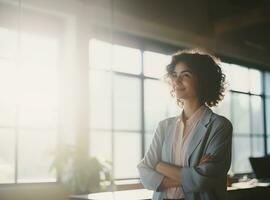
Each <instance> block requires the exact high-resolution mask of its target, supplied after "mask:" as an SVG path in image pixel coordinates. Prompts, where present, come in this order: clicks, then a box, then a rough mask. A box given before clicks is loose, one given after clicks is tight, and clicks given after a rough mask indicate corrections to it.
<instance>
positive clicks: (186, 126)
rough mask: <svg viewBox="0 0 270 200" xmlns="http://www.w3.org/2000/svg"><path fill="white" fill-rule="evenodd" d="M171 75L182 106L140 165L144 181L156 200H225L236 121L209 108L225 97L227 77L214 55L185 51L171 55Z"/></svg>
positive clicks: (159, 130)
mask: <svg viewBox="0 0 270 200" xmlns="http://www.w3.org/2000/svg"><path fill="white" fill-rule="evenodd" d="M166 77H167V79H168V80H169V83H170V85H171V86H172V91H171V92H172V94H175V95H173V96H176V99H177V103H178V105H181V107H182V108H183V109H182V112H181V114H180V115H179V116H176V117H170V118H167V119H165V120H162V121H160V122H159V124H158V126H157V127H156V129H155V134H154V137H153V140H152V143H151V145H150V147H149V149H148V151H147V153H146V154H145V156H144V158H143V159H142V160H141V162H140V163H139V164H138V166H137V167H138V170H139V174H140V178H141V182H142V184H143V185H144V187H145V188H147V189H150V190H154V194H153V199H154V200H161V199H185V200H199V199H204V200H220V199H226V191H227V186H226V180H227V172H228V170H229V168H230V164H231V143H232V124H231V122H230V121H229V120H228V119H227V118H225V117H223V116H220V115H218V114H216V113H214V112H213V111H212V110H211V109H210V108H209V107H212V106H216V105H217V104H218V103H219V102H220V101H221V100H222V99H223V97H224V82H225V75H224V74H223V73H222V71H221V68H220V66H219V64H218V61H217V59H216V58H215V57H214V56H212V55H210V54H206V53H201V52H199V51H194V50H190V51H187V50H186V51H181V52H178V53H176V54H174V55H173V56H172V60H171V63H170V64H169V65H168V66H167V74H166Z"/></svg>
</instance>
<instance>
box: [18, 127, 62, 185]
mask: <svg viewBox="0 0 270 200" xmlns="http://www.w3.org/2000/svg"><path fill="white" fill-rule="evenodd" d="M56 141H57V132H56V131H53V130H38V129H33V130H31V129H25V130H21V131H20V132H19V143H18V182H20V183H24V182H50V181H55V180H56V177H55V174H53V173H51V172H49V169H50V166H51V164H52V160H53V152H56V149H55V147H56Z"/></svg>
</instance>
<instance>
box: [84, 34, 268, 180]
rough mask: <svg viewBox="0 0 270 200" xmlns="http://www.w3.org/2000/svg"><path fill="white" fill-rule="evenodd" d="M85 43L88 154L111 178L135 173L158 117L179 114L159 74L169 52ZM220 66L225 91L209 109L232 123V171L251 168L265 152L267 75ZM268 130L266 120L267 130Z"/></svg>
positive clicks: (96, 41) (101, 42) (134, 176)
mask: <svg viewBox="0 0 270 200" xmlns="http://www.w3.org/2000/svg"><path fill="white" fill-rule="evenodd" d="M89 46H90V47H89V49H90V51H89V52H90V55H89V58H90V96H91V97H90V115H91V119H90V127H91V129H90V149H89V150H90V153H91V154H92V155H95V156H98V157H100V158H103V159H107V160H110V161H112V162H113V166H114V178H115V179H128V178H136V177H138V174H137V171H136V164H137V163H138V161H139V160H140V159H141V157H142V156H143V155H144V153H145V151H146V150H147V148H148V147H149V144H150V142H151V140H152V137H153V131H154V129H155V127H156V126H157V123H158V121H160V120H162V119H165V118H167V117H170V116H175V115H178V114H179V113H180V108H178V107H177V106H176V103H175V101H174V100H173V99H172V98H171V97H170V95H169V91H170V88H169V87H168V85H166V84H165V83H164V82H163V81H162V79H161V77H162V75H164V73H165V66H166V64H168V63H169V61H170V56H168V55H165V54H161V53H157V52H151V51H144V50H142V49H133V48H129V47H124V46H119V45H111V44H110V43H107V42H104V41H100V40H97V39H92V40H91V41H90V43H89ZM222 68H223V71H224V72H225V74H226V75H227V92H226V95H225V98H224V100H223V101H222V102H221V103H220V104H219V105H218V106H217V107H215V108H213V110H214V111H216V112H217V113H219V114H221V115H224V116H226V117H227V118H228V119H230V120H231V121H232V123H233V126H234V133H233V160H232V166H231V172H233V173H245V172H251V167H250V164H249V160H248V157H249V156H263V155H265V146H264V145H265V143H264V141H265V140H266V137H265V136H266V134H265V126H264V119H265V118H264V105H266V106H265V107H266V113H267V115H266V116H267V119H266V120H267V121H268V122H269V121H270V119H269V118H270V116H269V114H268V113H270V90H269V88H268V85H270V75H269V73H267V72H262V71H260V70H257V69H252V68H248V67H244V66H239V65H236V64H229V63H222ZM264 75H265V78H264ZM263 80H265V84H263ZM264 85H265V86H266V87H265V89H264ZM264 91H265V93H264ZM267 110H268V112H267ZM268 124H270V123H268ZM269 130H270V128H269V125H268V126H267V134H268V135H270V131H269ZM269 138H270V137H269ZM268 145H269V146H270V139H268ZM104 147H106V148H104ZM243 149H245V151H243Z"/></svg>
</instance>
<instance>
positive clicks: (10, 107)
mask: <svg viewBox="0 0 270 200" xmlns="http://www.w3.org/2000/svg"><path fill="white" fill-rule="evenodd" d="M16 75H17V72H16V67H15V64H14V63H13V62H11V61H8V60H3V59H0V126H14V125H15V117H16V116H15V114H16V107H15V105H16V95H17V94H16Z"/></svg>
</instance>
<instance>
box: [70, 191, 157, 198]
mask: <svg viewBox="0 0 270 200" xmlns="http://www.w3.org/2000/svg"><path fill="white" fill-rule="evenodd" d="M152 195H153V191H151V190H147V189H138V190H123V191H115V192H100V193H93V194H88V195H73V196H71V197H70V200H86V199H87V200H127V199H128V200H146V199H151V198H152Z"/></svg>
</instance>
